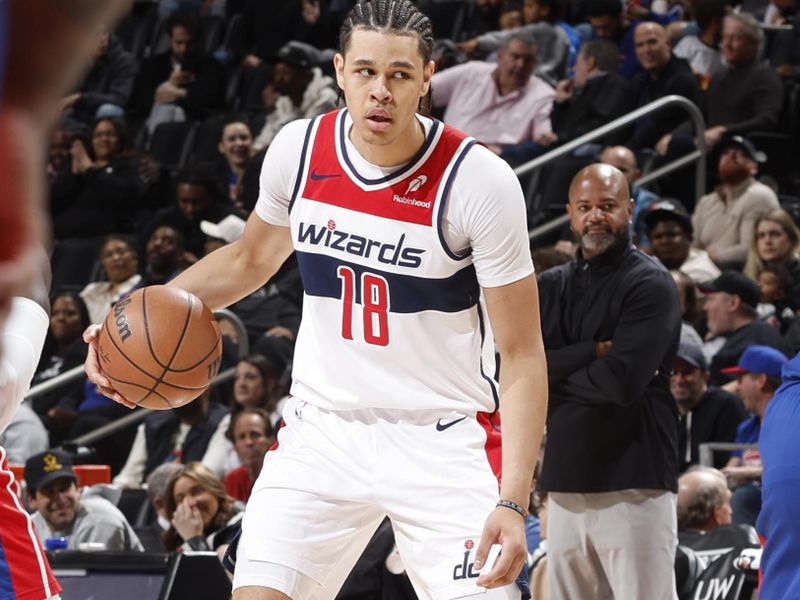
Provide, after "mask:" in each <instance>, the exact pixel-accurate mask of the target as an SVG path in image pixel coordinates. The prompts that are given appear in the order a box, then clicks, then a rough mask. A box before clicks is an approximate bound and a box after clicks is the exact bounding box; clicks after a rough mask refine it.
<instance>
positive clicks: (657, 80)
mask: <svg viewBox="0 0 800 600" xmlns="http://www.w3.org/2000/svg"><path fill="white" fill-rule="evenodd" d="M632 83H633V87H634V88H635V89H636V91H635V92H634V93H635V94H637V95H638V96H639V102H638V106H640V107H641V106H644V105H645V104H649V103H650V102H652V101H654V100H658V99H659V98H663V97H664V96H669V95H671V94H677V95H678V96H683V97H684V98H687V99H688V100H691V101H692V102H694V103H695V104H699V103H700V90H699V88H698V86H697V79H696V78H695V76H694V73H692V69H691V68H690V67H689V64H688V63H687V62H686V61H685V60H683V59H682V58H677V57H675V56H673V57H672V58H670V60H669V62H668V63H667V64H666V66H665V67H664V68H663V69H662V70H661V71H660V72H659V73H658V74H657V75H656V76H655V77H653V76H651V75H650V74H649V73H646V72H642V73H639V74H638V75H637V76H636V77H635V78H634V80H633V82H632ZM686 120H688V116H687V113H686V111H685V110H683V109H682V108H678V107H671V108H663V109H661V110H659V111H657V112H654V113H651V114H649V115H647V116H645V117H642V118H641V119H639V120H638V121H636V124H635V126H634V133H633V137H631V139H629V140H628V142H627V143H626V144H625V145H626V146H628V147H629V148H633V149H634V150H638V149H640V148H652V147H653V146H655V145H656V143H657V142H658V140H660V139H661V137H662V136H664V135H665V134H667V133H670V132H671V131H672V130H673V129H675V128H676V127H678V126H679V125H680V124H681V123H683V122H684V121H686Z"/></svg>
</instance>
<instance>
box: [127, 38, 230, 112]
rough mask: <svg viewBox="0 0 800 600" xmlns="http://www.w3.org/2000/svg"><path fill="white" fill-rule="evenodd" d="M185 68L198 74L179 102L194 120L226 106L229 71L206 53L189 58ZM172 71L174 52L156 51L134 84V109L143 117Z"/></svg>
mask: <svg viewBox="0 0 800 600" xmlns="http://www.w3.org/2000/svg"><path fill="white" fill-rule="evenodd" d="M181 69H182V70H183V71H188V72H189V73H192V74H193V75H194V76H195V79H194V81H193V82H192V83H190V84H189V85H187V86H186V97H185V98H182V99H181V100H179V101H178V102H177V104H178V105H179V106H181V107H183V108H184V109H185V110H186V112H187V114H188V116H189V118H190V119H200V118H203V117H205V116H206V115H207V114H208V113H210V112H211V111H212V110H219V109H223V108H225V71H224V70H223V68H222V66H221V65H220V64H219V63H218V62H217V61H216V60H214V58H213V57H211V56H208V55H206V54H196V55H193V56H190V57H187V60H186V61H185V62H184V63H183V64H182V65H181ZM171 74H172V53H171V52H170V51H167V52H162V53H161V54H156V55H155V56H152V57H150V58H149V59H147V60H146V61H144V62H143V63H142V68H141V70H140V71H139V75H138V76H137V77H136V83H135V84H134V86H133V94H132V96H131V101H130V110H131V112H132V113H133V114H135V115H137V116H139V117H141V118H145V117H147V115H148V114H149V113H150V109H151V108H152V107H153V100H154V98H155V93H156V89H157V88H158V86H159V85H161V84H162V83H164V82H165V81H167V79H169V77H170V75H171Z"/></svg>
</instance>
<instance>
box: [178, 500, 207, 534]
mask: <svg viewBox="0 0 800 600" xmlns="http://www.w3.org/2000/svg"><path fill="white" fill-rule="evenodd" d="M172 526H173V527H174V528H175V531H177V532H178V535H180V536H181V537H182V538H183V539H184V541H185V540H190V539H191V538H193V537H195V536H198V535H202V534H203V517H202V516H201V515H200V511H199V510H198V509H197V507H196V506H194V505H190V504H189V498H184V499H183V501H182V502H181V503H180V504H178V506H176V507H175V512H174V513H173V514H172Z"/></svg>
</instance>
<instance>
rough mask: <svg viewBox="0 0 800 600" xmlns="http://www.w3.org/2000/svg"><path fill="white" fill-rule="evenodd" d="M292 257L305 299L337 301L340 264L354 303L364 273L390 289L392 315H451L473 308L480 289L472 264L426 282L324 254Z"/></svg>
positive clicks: (428, 279) (359, 300)
mask: <svg viewBox="0 0 800 600" xmlns="http://www.w3.org/2000/svg"><path fill="white" fill-rule="evenodd" d="M296 254H297V262H298V264H299V266H300V275H301V277H302V280H303V288H304V291H305V293H306V294H308V295H309V296H320V297H325V298H334V299H337V300H338V299H340V298H341V297H342V282H341V280H340V279H339V276H338V274H337V273H338V268H339V267H340V266H342V265H344V266H347V267H349V268H350V269H352V270H353V272H354V273H355V275H356V277H355V281H356V290H355V302H356V303H357V304H361V303H362V302H361V274H362V273H364V272H367V273H371V274H374V275H378V276H380V277H383V278H384V279H385V280H386V282H387V283H388V284H389V289H391V290H392V306H391V309H390V310H391V312H392V313H417V312H422V311H426V310H437V311H441V312H448V313H453V312H459V311H462V310H467V309H469V308H471V307H473V306H475V305H476V304H478V301H479V299H480V287H479V286H478V279H477V277H476V276H475V268H474V267H473V266H472V264H468V265H466V266H465V267H464V268H463V269H460V270H459V271H457V272H456V273H454V274H453V275H451V276H450V277H444V278H439V279H430V278H426V277H415V276H413V275H404V274H398V273H392V272H389V271H382V270H378V269H375V268H374V266H369V267H365V266H363V265H360V264H356V263H353V262H347V261H343V260H341V259H339V258H334V257H332V256H328V255H326V254H317V253H313V252H302V251H299V250H298V251H296ZM481 331H483V327H482V326H481Z"/></svg>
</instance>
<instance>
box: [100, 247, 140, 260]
mask: <svg viewBox="0 0 800 600" xmlns="http://www.w3.org/2000/svg"><path fill="white" fill-rule="evenodd" d="M132 252H133V250H131V249H130V248H117V249H116V250H106V251H103V252H102V253H101V254H100V260H107V259H109V258H114V257H115V256H127V255H128V254H131V253H132Z"/></svg>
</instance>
